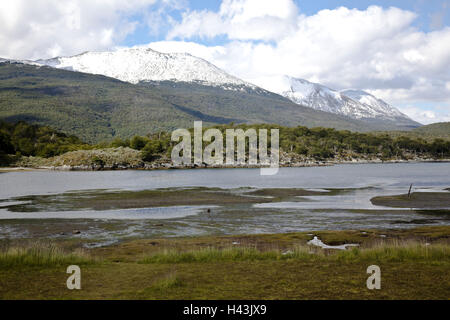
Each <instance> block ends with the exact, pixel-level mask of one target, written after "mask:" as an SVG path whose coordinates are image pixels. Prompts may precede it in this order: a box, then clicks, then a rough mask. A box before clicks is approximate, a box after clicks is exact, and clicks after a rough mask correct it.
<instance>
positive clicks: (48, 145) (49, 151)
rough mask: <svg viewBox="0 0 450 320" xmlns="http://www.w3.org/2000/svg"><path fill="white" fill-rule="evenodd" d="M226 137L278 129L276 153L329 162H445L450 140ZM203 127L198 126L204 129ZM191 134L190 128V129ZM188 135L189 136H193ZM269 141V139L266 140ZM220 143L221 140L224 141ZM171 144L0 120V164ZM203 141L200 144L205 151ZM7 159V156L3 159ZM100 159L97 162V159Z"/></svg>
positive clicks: (322, 133)
mask: <svg viewBox="0 0 450 320" xmlns="http://www.w3.org/2000/svg"><path fill="white" fill-rule="evenodd" d="M213 128H217V129H219V130H220V131H221V132H222V133H223V135H224V137H226V132H225V131H226V129H230V128H234V129H243V130H247V129H249V128H253V129H257V130H258V129H269V132H270V129H279V130H280V149H281V152H284V153H288V154H292V155H298V156H301V157H303V158H310V159H317V160H330V159H345V158H358V157H367V156H369V157H377V158H380V159H393V158H395V159H401V158H404V159H408V158H413V157H415V156H417V157H429V158H436V159H442V158H450V139H441V138H435V139H427V140H425V139H422V138H419V137H411V136H391V135H389V134H387V133H386V134H381V133H356V132H351V131H339V130H335V129H330V128H321V127H318V128H307V127H303V126H298V127H295V128H290V127H280V126H277V125H266V124H260V125H252V126H250V125H243V124H239V125H233V124H232V125H218V126H215V127H213ZM207 129H208V128H203V130H207ZM191 132H192V133H193V129H191ZM192 137H193V134H192ZM269 140H270V139H269ZM224 141H225V140H224ZM174 145H175V142H172V141H171V134H170V132H163V131H161V132H159V133H153V134H149V135H147V136H134V137H132V138H131V139H121V138H115V139H114V140H112V141H111V142H103V143H99V144H96V145H89V144H86V143H84V142H83V141H81V140H80V139H79V138H77V137H75V136H68V135H66V134H64V133H61V132H58V131H56V130H54V129H52V128H49V127H45V126H37V125H30V124H27V123H25V122H22V121H21V122H17V123H15V124H12V123H6V122H0V159H1V162H2V163H3V164H5V163H6V162H7V161H8V160H9V162H11V161H12V162H14V159H16V160H17V159H19V158H20V157H21V156H25V157H26V156H35V157H42V158H50V157H54V156H58V155H61V154H63V153H66V152H69V151H75V150H89V149H108V148H115V149H117V148H121V147H122V148H130V149H134V150H139V151H140V152H141V158H142V161H146V162H152V161H154V160H157V159H160V158H164V159H170V158H169V157H170V153H171V150H172V148H173V146H174ZM206 145H207V143H204V145H203V146H204V147H205V146H206ZM7 155H9V156H7ZM100 160H101V159H98V161H100Z"/></svg>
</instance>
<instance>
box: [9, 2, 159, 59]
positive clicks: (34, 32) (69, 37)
mask: <svg viewBox="0 0 450 320" xmlns="http://www.w3.org/2000/svg"><path fill="white" fill-rule="evenodd" d="M156 1H157V0H127V1H122V0H65V1H60V0H41V1H28V0H14V1H1V2H0V57H6V58H17V59H24V58H26V59H37V58H46V57H54V56H56V55H72V54H77V53H80V52H81V51H86V50H102V49H108V48H111V47H113V46H114V45H116V44H117V43H119V42H120V41H121V40H123V39H124V38H125V37H126V36H127V35H128V34H130V33H132V32H133V31H134V30H135V27H136V26H137V24H138V22H137V21H132V20H130V19H129V17H130V16H131V15H133V14H136V13H140V12H141V11H142V10H143V9H145V8H147V7H149V6H151V5H153V4H154V3H155V2H156Z"/></svg>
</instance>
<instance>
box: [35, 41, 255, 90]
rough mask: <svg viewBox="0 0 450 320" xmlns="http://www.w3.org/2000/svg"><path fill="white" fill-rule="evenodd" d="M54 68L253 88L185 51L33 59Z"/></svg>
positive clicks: (137, 79) (130, 78)
mask: <svg viewBox="0 0 450 320" xmlns="http://www.w3.org/2000/svg"><path fill="white" fill-rule="evenodd" d="M36 62H38V63H41V64H45V65H48V66H51V67H54V68H60V69H66V70H72V71H78V72H84V73H91V74H99V75H104V76H108V77H112V78H116V79H119V80H122V81H126V82H130V83H133V84H136V83H139V82H141V81H143V82H145V81H166V80H169V81H182V82H196V83H200V84H203V85H209V86H220V87H222V88H224V89H230V90H236V89H242V88H244V87H246V88H251V89H256V88H257V87H256V86H254V85H252V84H250V83H247V82H245V81H243V80H241V79H238V78H236V77H233V76H231V75H229V74H227V73H226V72H224V71H223V70H221V69H219V68H217V67H216V66H214V65H213V64H211V63H209V62H207V61H205V60H203V59H201V58H197V57H194V56H192V55H190V54H187V53H160V52H157V51H154V50H152V49H143V48H131V49H119V50H116V51H110V52H85V53H82V54H79V55H76V56H72V57H57V58H53V59H49V60H38V61H36Z"/></svg>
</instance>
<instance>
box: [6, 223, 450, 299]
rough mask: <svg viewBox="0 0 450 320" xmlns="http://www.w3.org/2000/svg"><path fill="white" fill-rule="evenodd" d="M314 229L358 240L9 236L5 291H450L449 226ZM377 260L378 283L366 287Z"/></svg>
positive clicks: (84, 294)
mask: <svg viewBox="0 0 450 320" xmlns="http://www.w3.org/2000/svg"><path fill="white" fill-rule="evenodd" d="M315 235H318V236H319V237H320V238H321V239H322V240H323V241H324V242H325V243H327V244H339V243H349V242H353V243H359V244H360V246H359V247H355V248H351V249H348V250H346V251H340V250H339V251H338V250H323V249H321V248H318V247H311V246H308V245H306V241H307V240H308V239H311V234H309V233H294V234H276V235H254V236H239V237H235V236H230V237H196V238H184V239H149V240H130V241H127V242H123V243H121V244H118V245H115V246H110V247H104V248H96V249H91V250H81V249H80V246H79V245H80V244H77V243H74V242H70V241H66V242H59V243H57V244H55V243H53V242H50V243H33V244H29V243H27V242H24V241H19V242H17V243H9V244H6V243H2V249H1V253H0V298H2V299H449V298H450V272H449V271H450V243H449V238H450V227H423V228H416V229H411V230H397V231H395V230H394V231H383V232H381V231H374V230H366V231H337V232H331V231H328V232H327V231H323V232H317V233H315ZM381 235H382V237H381ZM71 264H76V265H79V266H80V268H81V272H82V275H81V279H82V280H81V283H82V289H81V290H68V289H67V288H66V280H67V278H68V276H69V275H68V274H67V273H66V268H67V267H68V266H69V265H71ZM373 264H375V265H378V266H380V268H381V286H382V288H381V290H368V289H367V287H366V280H367V278H368V276H369V275H368V274H367V273H366V270H367V267H368V266H370V265H373Z"/></svg>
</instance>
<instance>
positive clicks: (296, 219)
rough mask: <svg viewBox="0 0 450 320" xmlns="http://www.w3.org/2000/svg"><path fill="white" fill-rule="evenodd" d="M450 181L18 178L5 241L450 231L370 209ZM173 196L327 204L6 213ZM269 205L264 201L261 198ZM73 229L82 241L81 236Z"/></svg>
mask: <svg viewBox="0 0 450 320" xmlns="http://www.w3.org/2000/svg"><path fill="white" fill-rule="evenodd" d="M445 172H450V164H448V163H426V164H424V163H418V164H362V165H339V166H333V167H313V168H281V169H280V172H279V174H278V175H275V176H260V175H259V170H258V169H199V170H167V171H109V172H56V171H47V172H11V173H5V174H2V175H1V177H0V199H3V201H2V202H0V237H2V238H6V237H31V238H34V237H80V238H86V239H102V241H103V242H101V243H113V242H114V241H116V240H117V239H120V238H123V237H174V236H191V235H208V234H214V235H219V234H249V233H280V232H296V231H310V230H323V229H329V230H342V229H371V228H377V229H383V228H408V227H415V226H417V225H447V224H450V220H449V214H448V210H447V211H445V210H444V211H445V212H444V213H443V211H442V210H441V211H432V210H428V211H426V210H420V211H419V210H409V209H393V208H384V207H379V206H374V205H372V204H371V202H370V199H371V198H372V197H374V196H381V195H393V194H402V193H406V192H407V191H408V189H409V186H410V184H411V183H412V184H413V186H414V191H425V192H430V191H442V190H443V189H445V188H448V187H449V186H450V176H449V175H448V174H443V173H445ZM176 187H218V188H224V189H230V192H232V193H242V192H244V193H245V188H246V187H254V188H299V189H300V188H301V189H307V190H309V191H314V192H320V195H312V196H310V195H308V196H296V197H289V198H286V199H278V200H277V199H275V198H276V197H272V198H274V202H270V203H257V204H250V203H248V204H247V203H239V204H233V203H230V204H227V205H221V206H212V205H209V206H205V205H198V206H192V205H189V203H186V205H181V206H168V207H153V208H138V209H137V208H136V209H121V210H102V211H101V210H97V211H95V210H86V209H82V210H78V211H77V210H73V209H72V210H69V209H68V210H67V211H58V210H55V209H53V210H47V209H46V210H44V211H42V212H11V211H9V210H8V206H11V205H14V204H15V205H20V204H21V203H20V202H18V201H17V199H15V198H16V197H21V196H31V195H45V194H55V195H57V196H58V197H59V196H60V195H62V193H64V192H68V191H72V192H74V193H80V192H81V194H83V192H86V191H92V190H108V191H111V190H147V189H158V188H176ZM239 188H241V189H239ZM231 189H232V190H231ZM243 190H244V191H243ZM162 196H163V195H162ZM254 197H255V196H254V195H252V198H254ZM264 198H267V196H266V197H262V196H261V199H264ZM258 201H259V200H258ZM261 202H262V201H261ZM46 206H47V207H50V208H51V206H52V203H50V204H48V203H46ZM47 207H46V208H47ZM447 209H448V208H447ZM73 229H77V230H79V231H80V232H79V233H77V234H74V233H73V232H72V230H73ZM92 245H93V246H95V245H96V244H95V243H93V244H92Z"/></svg>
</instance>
